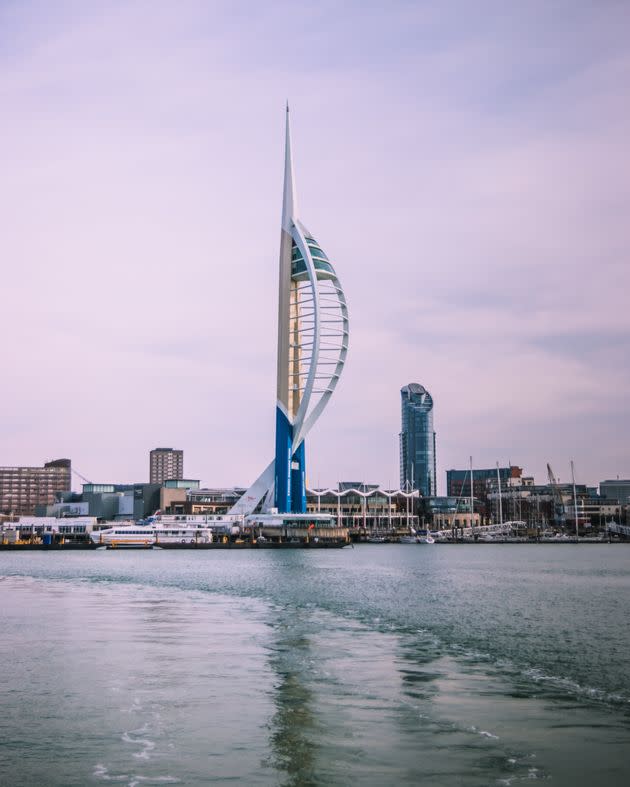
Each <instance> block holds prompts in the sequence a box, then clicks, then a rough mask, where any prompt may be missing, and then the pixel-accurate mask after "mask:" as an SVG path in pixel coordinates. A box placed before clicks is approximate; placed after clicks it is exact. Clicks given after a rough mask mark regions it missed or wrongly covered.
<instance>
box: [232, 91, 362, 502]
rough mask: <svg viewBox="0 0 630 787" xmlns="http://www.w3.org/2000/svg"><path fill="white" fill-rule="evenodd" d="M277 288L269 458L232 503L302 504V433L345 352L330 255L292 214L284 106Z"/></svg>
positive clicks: (343, 312) (341, 299)
mask: <svg viewBox="0 0 630 787" xmlns="http://www.w3.org/2000/svg"><path fill="white" fill-rule="evenodd" d="M279 274H280V275H279V292H278V376H277V402H276V451H275V457H274V459H273V460H272V461H271V462H270V464H269V465H268V466H267V467H266V468H265V470H264V471H263V472H262V474H261V475H260V476H259V477H258V478H257V479H256V481H255V482H254V483H253V484H252V485H251V487H250V488H249V489H248V490H247V491H246V492H245V494H244V495H243V496H242V497H241V498H240V500H239V501H238V502H237V503H236V504H235V505H234V506H233V508H232V509H231V511H232V513H239V514H249V513H251V512H252V511H253V510H254V508H255V507H256V506H257V505H258V504H259V503H260V501H261V500H262V499H263V497H264V499H265V500H264V504H263V509H268V508H270V507H272V506H273V507H275V508H277V509H278V511H279V512H280V513H288V512H291V513H304V512H305V511H306V485H305V473H306V458H305V450H304V438H305V437H306V435H307V434H308V433H309V431H310V430H311V429H312V427H313V425H314V424H315V422H316V421H317V420H318V418H319V417H320V416H321V414H322V412H323V411H324V409H325V407H326V405H327V404H328V402H329V401H330V397H331V396H332V393H333V391H334V390H335V387H336V385H337V383H338V381H339V378H340V376H341V372H342V370H343V367H344V364H345V361H346V355H347V353H348V337H349V324H348V308H347V305H346V298H345V295H344V292H343V289H342V287H341V284H340V282H339V279H338V278H337V274H336V273H335V269H334V267H333V264H332V262H331V260H330V259H329V258H328V256H327V255H326V253H325V252H324V251H323V249H322V247H321V245H320V244H319V243H318V241H317V240H316V239H315V236H314V235H313V233H311V232H310V231H309V230H308V229H307V228H306V227H305V226H304V224H303V223H302V222H301V221H300V219H299V218H298V209H297V198H296V193H295V184H294V179H293V160H292V155H291V131H290V126H289V108H288V106H287V114H286V139H285V161H284V192H283V199H282V224H281V232H280V265H279Z"/></svg>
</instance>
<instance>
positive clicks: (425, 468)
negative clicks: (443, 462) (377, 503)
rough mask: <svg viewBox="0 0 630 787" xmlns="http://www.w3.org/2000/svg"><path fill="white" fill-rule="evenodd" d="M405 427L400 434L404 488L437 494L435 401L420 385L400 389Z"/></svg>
mask: <svg viewBox="0 0 630 787" xmlns="http://www.w3.org/2000/svg"><path fill="white" fill-rule="evenodd" d="M400 398H401V405H402V428H401V432H400V485H401V488H403V489H405V488H411V489H418V490H419V491H420V493H421V494H422V495H424V496H425V497H428V496H430V495H435V494H437V492H436V485H435V481H436V477H437V473H436V464H435V432H434V431H433V399H432V398H431V394H430V393H429V392H428V391H427V389H426V388H425V387H424V386H422V385H418V383H409V385H405V386H404V388H401V390H400Z"/></svg>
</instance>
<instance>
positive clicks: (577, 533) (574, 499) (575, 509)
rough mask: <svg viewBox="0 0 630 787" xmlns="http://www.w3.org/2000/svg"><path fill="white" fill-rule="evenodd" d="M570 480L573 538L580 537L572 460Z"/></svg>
mask: <svg viewBox="0 0 630 787" xmlns="http://www.w3.org/2000/svg"><path fill="white" fill-rule="evenodd" d="M571 480H572V481H573V513H574V514H575V537H576V539H577V538H579V537H580V533H579V528H578V510H577V493H576V491H575V468H574V467H573V459H572V460H571Z"/></svg>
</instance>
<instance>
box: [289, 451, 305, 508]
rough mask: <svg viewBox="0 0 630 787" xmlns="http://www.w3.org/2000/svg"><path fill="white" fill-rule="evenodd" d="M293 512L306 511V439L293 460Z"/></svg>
mask: <svg viewBox="0 0 630 787" xmlns="http://www.w3.org/2000/svg"><path fill="white" fill-rule="evenodd" d="M291 513H293V514H305V513H306V454H305V451H304V440H302V442H301V443H300V447H299V448H298V449H297V451H296V452H295V453H294V454H293V459H292V462H291Z"/></svg>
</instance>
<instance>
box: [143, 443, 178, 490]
mask: <svg viewBox="0 0 630 787" xmlns="http://www.w3.org/2000/svg"><path fill="white" fill-rule="evenodd" d="M183 477H184V452H183V451H181V450H178V449H175V448H154V449H153V450H152V451H151V452H150V453H149V483H150V484H163V483H164V481H167V480H169V479H181V478H183Z"/></svg>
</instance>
